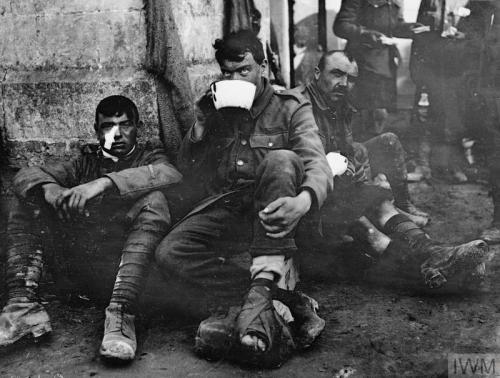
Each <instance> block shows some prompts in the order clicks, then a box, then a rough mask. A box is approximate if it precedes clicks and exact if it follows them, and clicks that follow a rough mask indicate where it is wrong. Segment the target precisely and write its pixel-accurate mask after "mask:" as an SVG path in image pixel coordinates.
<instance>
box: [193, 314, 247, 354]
mask: <svg viewBox="0 0 500 378" xmlns="http://www.w3.org/2000/svg"><path fill="white" fill-rule="evenodd" d="M240 311H241V307H240V306H231V307H230V308H229V311H228V312H227V313H219V314H215V315H213V316H210V317H209V318H207V319H205V320H203V321H202V322H201V323H200V325H199V327H198V331H197V332H196V338H195V344H194V351H195V353H196V354H198V355H199V356H201V357H203V358H206V359H207V360H209V361H216V360H220V359H222V358H225V357H228V356H229V353H230V352H231V349H232V348H233V346H234V345H235V343H236V341H237V339H238V338H237V332H236V326H235V324H236V318H237V317H238V314H239V313H240Z"/></svg>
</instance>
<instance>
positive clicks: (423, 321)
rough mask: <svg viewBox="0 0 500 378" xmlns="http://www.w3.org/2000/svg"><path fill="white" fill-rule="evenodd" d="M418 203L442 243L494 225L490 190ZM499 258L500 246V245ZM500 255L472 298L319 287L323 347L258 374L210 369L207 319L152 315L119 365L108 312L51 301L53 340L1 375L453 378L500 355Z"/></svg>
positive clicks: (387, 288) (416, 191) (422, 188)
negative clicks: (476, 356) (468, 364)
mask: <svg viewBox="0 0 500 378" xmlns="http://www.w3.org/2000/svg"><path fill="white" fill-rule="evenodd" d="M410 189H411V192H412V195H413V198H414V202H415V203H416V204H417V205H418V206H419V207H421V208H422V209H423V210H426V211H428V212H430V213H431V215H432V222H431V224H430V225H429V226H428V227H427V228H426V230H427V231H428V232H429V233H430V234H431V235H433V236H434V237H435V238H436V239H440V240H443V241H447V242H462V241H466V240H470V239H472V238H475V237H476V236H477V235H478V233H479V232H480V230H481V229H483V228H484V227H485V226H487V225H488V224H489V222H490V220H491V212H492V205H491V200H490V198H489V197H488V193H487V187H486V186H484V185H483V184H477V183H475V184H463V185H450V184H448V183H446V182H444V181H432V182H430V183H419V184H412V185H411V187H410ZM492 249H493V250H494V251H495V252H498V251H500V247H493V248H492ZM498 271H500V257H499V256H495V257H494V259H493V261H492V262H491V264H490V266H489V269H488V272H487V278H486V281H485V283H484V284H483V285H482V286H480V287H479V288H477V289H475V290H471V291H467V292H465V291H459V292H458V293H450V292H445V291H425V290H421V289H419V288H418V287H417V288H416V287H412V286H411V285H402V286H401V285H399V284H396V283H393V284H391V282H392V281H391V278H390V277H388V278H387V280H388V281H389V284H388V285H380V284H374V283H369V282H363V281H359V280H357V281H356V280H345V281H341V282H339V281H338V280H337V281H335V280H329V281H328V282H327V281H324V280H318V281H316V282H310V283H308V284H307V285H306V286H305V288H306V291H307V292H308V293H309V294H310V295H312V296H313V297H314V298H316V299H317V300H318V302H319V303H320V306H321V307H320V314H321V316H322V317H323V318H325V319H326V321H327V326H326V329H325V331H324V333H323V334H322V335H321V337H320V338H319V339H318V340H317V342H316V343H315V345H313V347H312V348H311V349H309V350H307V351H305V352H301V353H298V354H296V355H295V356H294V357H293V358H292V359H291V360H289V361H288V362H286V363H285V364H284V365H283V366H282V367H281V368H280V369H276V370H267V371H266V370H249V369H243V368H241V367H239V366H238V365H236V364H233V363H230V362H228V361H219V362H208V361H205V360H203V359H200V358H198V357H197V356H196V355H195V354H194V353H193V350H192V347H193V341H194V335H195V332H196V328H197V325H198V320H197V319H194V318H190V317H187V316H185V315H179V313H175V312H169V311H168V310H165V309H161V310H158V309H152V308H146V309H145V310H144V311H143V313H142V314H141V316H140V318H139V320H138V340H139V347H138V353H137V358H136V360H135V361H134V362H133V363H132V364H130V365H127V366H109V365H106V364H104V363H103V362H102V361H101V360H100V359H99V356H98V347H99V344H100V341H101V337H102V329H103V310H102V308H103V307H102V305H100V304H98V303H95V302H92V301H87V300H82V301H81V302H79V303H76V304H72V305H69V304H66V303H64V302H62V301H61V300H60V298H58V297H56V296H54V295H51V293H50V292H48V293H47V295H46V297H45V298H46V300H47V302H48V303H47V309H48V312H49V314H50V315H51V317H52V325H53V329H54V331H53V334H52V336H51V337H50V338H48V339H46V340H43V341H41V342H39V343H37V344H33V343H31V342H29V340H27V341H23V342H21V343H19V344H17V345H15V346H13V347H11V348H7V349H2V350H0V376H1V377H86V376H87V377H88V376H90V377H93V376H96V377H196V376H200V377H234V376H239V377H334V376H341V375H340V374H339V372H340V371H341V370H342V369H351V370H350V371H352V372H353V374H352V375H351V377H358V376H396V377H402V376H425V377H431V376H435V377H440V376H442V377H446V376H447V355H448V353H499V352H500V341H499V340H500V339H498V338H497V326H498V325H500V313H499V312H500V298H498V296H497V295H496V293H497V291H498V288H499V287H500V283H499V282H500V278H499V279H497V278H496V276H497V272H498Z"/></svg>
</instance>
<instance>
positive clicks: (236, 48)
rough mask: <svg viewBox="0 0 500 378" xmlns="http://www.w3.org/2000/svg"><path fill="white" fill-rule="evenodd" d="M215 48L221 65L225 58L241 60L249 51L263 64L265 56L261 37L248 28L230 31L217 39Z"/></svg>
mask: <svg viewBox="0 0 500 378" xmlns="http://www.w3.org/2000/svg"><path fill="white" fill-rule="evenodd" d="M214 48H215V59H217V62H218V63H219V65H222V63H223V62H224V60H230V61H232V62H241V61H242V60H243V59H244V58H245V53H247V52H249V53H251V54H252V55H253V59H254V60H255V62H256V63H257V64H261V63H262V62H263V61H264V58H265V56H264V49H263V47H262V43H261V42H260V40H259V38H257V36H256V35H255V33H254V32H253V31H251V30H246V29H244V30H239V31H237V32H232V33H229V34H228V35H227V36H225V37H224V38H223V39H216V40H215V43H214Z"/></svg>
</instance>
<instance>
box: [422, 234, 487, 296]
mask: <svg viewBox="0 0 500 378" xmlns="http://www.w3.org/2000/svg"><path fill="white" fill-rule="evenodd" d="M471 243H472V242H471ZM489 257H490V256H489V247H488V245H485V246H481V247H479V246H475V245H471V246H468V247H466V246H464V251H462V253H460V254H459V255H458V256H457V255H455V256H454V257H453V259H452V261H451V262H449V263H448V264H446V265H447V266H446V267H442V268H436V269H431V270H435V273H434V275H433V277H431V278H430V279H429V280H428V281H427V282H426V283H427V285H428V286H429V287H430V288H433V289H434V288H439V287H441V286H443V285H444V284H445V283H446V282H448V281H450V280H453V281H458V282H462V281H464V279H465V278H466V277H467V276H468V275H470V274H471V273H473V272H474V271H475V269H476V268H477V267H478V266H479V265H480V264H482V263H484V262H486V261H487V260H488V259H489Z"/></svg>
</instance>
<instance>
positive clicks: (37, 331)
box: [31, 323, 52, 339]
mask: <svg viewBox="0 0 500 378" xmlns="http://www.w3.org/2000/svg"><path fill="white" fill-rule="evenodd" d="M50 332H52V327H51V326H50V323H42V324H37V325H36V326H34V327H33V328H32V329H31V335H32V336H33V338H34V339H39V338H40V337H42V336H44V335H46V334H48V333H50Z"/></svg>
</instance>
